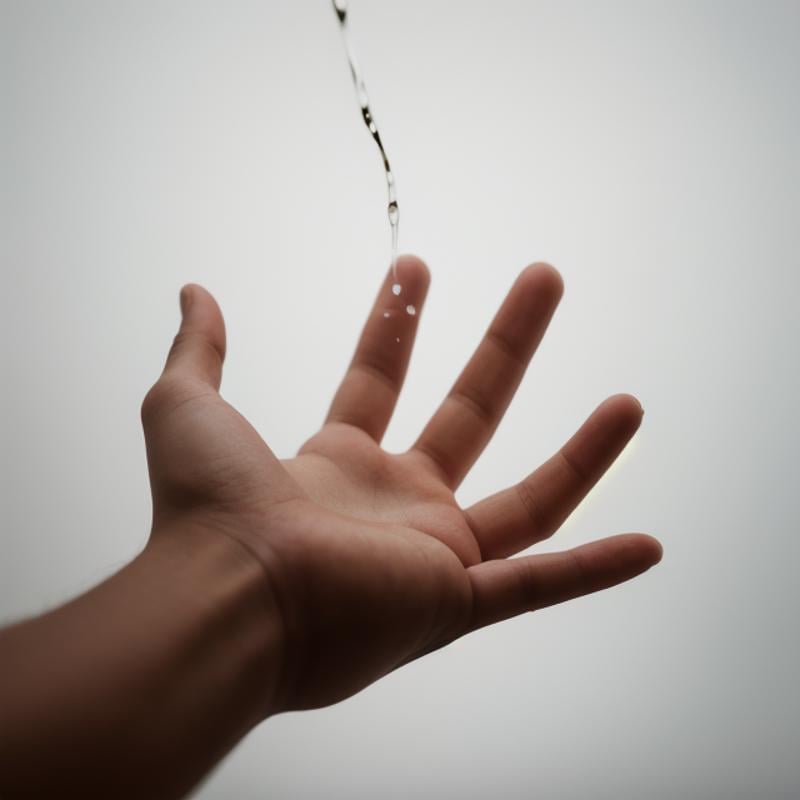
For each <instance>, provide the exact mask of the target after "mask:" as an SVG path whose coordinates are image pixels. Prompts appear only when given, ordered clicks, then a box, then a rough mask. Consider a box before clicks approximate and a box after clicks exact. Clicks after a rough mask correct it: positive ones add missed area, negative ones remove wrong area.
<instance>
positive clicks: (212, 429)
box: [145, 259, 660, 708]
mask: <svg viewBox="0 0 800 800" xmlns="http://www.w3.org/2000/svg"><path fill="white" fill-rule="evenodd" d="M400 270H401V273H400V278H401V283H402V284H403V298H402V300H401V299H398V298H396V297H395V296H394V295H393V294H392V293H391V291H390V285H391V284H390V282H389V280H388V279H387V281H386V282H385V283H384V285H383V288H382V289H381V292H380V294H379V296H378V299H377V301H376V304H375V308H374V309H373V312H372V314H371V316H370V318H369V320H368V322H367V325H366V327H365V330H364V333H363V335H362V338H361V341H360V342H359V346H358V348H357V350H356V354H355V356H354V358H353V362H352V363H351V366H350V369H349V371H348V373H347V375H346V377H345V379H344V381H343V383H342V385H341V386H340V388H339V390H338V392H337V394H336V396H335V398H334V401H333V404H332V407H331V411H330V413H329V417H328V419H327V420H326V424H325V425H324V426H323V428H322V430H321V431H319V432H318V433H317V434H315V435H314V436H312V438H311V439H309V440H308V442H306V443H305V445H303V447H302V448H301V450H300V452H299V454H298V455H297V456H296V457H295V458H291V459H288V460H285V461H282V462H279V461H278V460H277V459H276V458H275V457H274V456H273V454H272V453H271V451H270V450H269V448H268V447H267V445H266V444H265V443H264V442H263V441H262V440H261V438H260V437H259V436H258V434H257V433H256V432H255V431H254V430H253V429H252V428H251V427H250V425H249V424H248V423H247V422H246V421H245V420H244V419H243V418H242V417H241V416H240V415H239V414H238V413H237V412H236V411H235V410H233V409H232V408H231V407H230V406H229V405H227V404H226V403H225V402H224V401H223V400H222V399H221V398H220V397H219V395H218V394H217V392H216V389H217V388H218V385H219V373H220V366H221V357H220V356H221V355H222V354H223V353H224V329H223V328H222V321H221V317H220V316H219V312H218V310H217V309H216V307H215V306H214V305H213V302H212V301H211V300H210V298H209V297H208V295H205V294H203V293H201V292H200V290H197V289H196V290H195V292H194V295H195V300H194V303H193V309H192V310H191V312H190V313H188V314H186V315H185V318H184V326H183V327H182V334H181V335H179V337H178V340H177V344H176V346H175V347H174V348H173V352H172V353H171V356H170V359H169V360H168V363H167V368H166V369H165V373H164V376H163V377H162V379H161V380H160V381H159V383H158V384H156V386H155V387H154V392H153V393H151V395H154V399H151V401H150V402H149V403H148V401H146V404H145V406H146V407H148V406H151V407H154V409H155V411H154V412H153V413H152V414H150V413H147V414H145V422H146V432H147V433H148V436H147V439H148V453H149V458H150V466H151V479H152V483H153V492H154V498H155V507H156V519H158V515H159V513H160V508H161V507H167V508H168V509H174V508H175V506H176V505H179V504H180V503H181V502H185V501H187V500H189V501H191V502H196V501H197V499H198V498H202V501H203V503H205V504H206V505H211V506H213V507H214V508H215V509H216V511H215V513H214V514H213V518H214V519H215V520H216V524H219V525H220V526H221V527H223V528H224V529H226V532H228V533H229V534H232V535H233V536H234V537H235V538H237V539H239V540H240V541H241V542H242V543H243V544H245V546H246V547H247V548H248V549H250V550H251V551H252V552H254V553H255V554H256V555H257V557H258V558H259V560H260V561H261V562H262V564H263V565H264V567H265V568H266V570H267V572H268V574H269V577H270V582H271V586H272V588H273V591H274V592H275V593H276V597H277V598H278V601H279V605H280V606H281V612H282V616H283V617H284V623H285V627H286V631H287V659H288V660H289V661H290V662H291V666H290V668H289V672H290V673H291V675H292V676H293V678H292V680H291V685H290V686H288V687H284V694H285V697H284V703H285V705H286V706H287V707H294V708H301V707H310V706H316V705H323V704H326V703H329V702H333V701H335V700H338V699H341V698H342V697H344V696H347V695H348V694H351V693H353V692H354V691H357V690H358V689H359V688H361V687H363V686H364V685H366V684H367V683H369V682H371V681H372V680H375V679H376V678H377V677H379V676H380V675H382V674H385V673H386V672H387V671H389V670H391V669H393V668H395V667H396V666H398V665H399V664H401V663H404V662H405V661H407V660H409V659H410V658H413V657H415V656H416V655H419V654H420V653H423V652H426V651H428V650H430V649H433V648H435V647H438V646H441V645H443V644H446V643H447V642H448V641H451V640H452V639H453V638H456V637H457V636H459V635H462V634H463V633H466V632H467V631H469V630H472V629H474V628H476V627H480V626H482V625H486V624H490V623H492V622H495V621H498V620H500V619H504V618H506V617H508V616H511V615H513V614H518V613H520V612H522V611H525V610H532V609H534V608H538V607H541V606H544V605H548V604H550V603H553V602H560V601H561V600H565V599H568V598H569V597H574V596H576V595H578V594H583V593H586V592H589V591H594V590H596V589H600V588H605V587H606V586H610V585H612V584H614V583H618V582H619V581H621V580H626V579H627V578H629V577H632V576H633V575H635V574H638V573H639V572H641V571H643V570H644V569H646V568H648V567H649V566H651V565H652V564H653V563H655V561H657V560H658V558H659V557H660V546H659V545H658V543H657V542H655V541H654V540H652V539H651V538H650V537H646V536H643V535H634V534H631V535H623V536H617V537H612V538H610V539H606V540H601V541H600V542H595V543H592V544H590V545H584V546H583V547H579V548H575V549H573V550H571V551H566V552H565V553H560V554H550V555H546V556H533V557H526V558H521V559H512V560H509V559H507V558H506V557H507V556H509V555H512V554H514V553H516V552H518V551H519V550H521V549H524V548H525V547H527V546H529V545H530V544H533V543H534V542H536V541H539V540H541V539H543V538H545V537H547V536H549V535H551V534H552V533H553V532H554V531H555V530H556V529H557V528H558V527H559V525H560V524H561V522H562V521H563V520H564V519H565V518H566V517H567V516H568V515H569V513H570V512H571V510H572V509H573V508H574V507H575V505H576V504H577V503H578V502H579V501H580V500H581V499H582V497H583V496H584V495H585V494H586V492H587V491H588V490H589V489H590V488H591V486H592V485H593V484H594V482H595V481H596V480H597V479H598V478H599V477H600V475H601V474H602V473H603V472H604V470H605V469H606V468H607V467H608V465H609V464H610V463H611V462H612V461H613V460H614V458H615V457H616V455H617V454H618V453H619V452H620V450H621V449H622V448H623V447H624V445H625V443H626V442H627V440H628V439H629V438H630V436H631V435H632V434H633V433H634V432H635V430H636V428H637V427H638V424H639V420H640V417H641V412H640V408H639V406H638V404H637V403H636V401H635V400H633V399H632V398H630V397H627V396H624V395H623V396H617V397H614V398H611V399H609V400H607V401H606V402H605V403H603V404H602V405H601V406H600V407H599V408H598V409H597V410H596V411H595V413H594V414H593V415H592V416H591V417H590V419H589V420H588V421H587V422H586V423H585V424H584V425H583V426H582V427H581V429H580V430H579V431H578V432H577V433H576V434H575V435H574V436H573V437H572V439H570V441H569V442H568V443H567V444H566V445H565V446H564V448H562V450H561V451H559V453H557V454H556V455H555V456H553V457H552V458H550V459H549V460H548V461H546V462H545V463H544V464H543V465H542V466H541V467H540V468H539V469H538V470H536V471H535V472H534V473H533V474H532V475H530V476H528V477H527V478H526V479H525V480H523V481H522V482H521V483H520V484H519V485H518V486H516V487H513V488H511V489H508V490H505V491H502V492H499V493H498V494H496V495H493V496H492V497H489V498H487V499H486V500H483V501H481V502H480V503H477V504H476V505H474V506H472V507H471V508H469V509H466V510H464V509H462V508H461V507H460V506H459V504H458V502H457V501H456V498H455V495H454V492H455V490H456V488H457V487H458V485H459V483H460V481H461V480H462V479H463V477H464V475H465V474H466V473H467V471H468V470H469V468H470V467H471V466H472V464H473V463H474V461H475V460H476V459H477V457H478V456H479V455H480V453H481V451H482V450H483V448H484V447H485V445H486V443H487V442H488V440H489V438H490V437H491V435H492V433H493V432H494V429H495V427H496V426H497V424H498V422H499V421H500V418H501V417H502V415H503V413H504V411H505V408H506V407H507V405H508V403H509V402H510V400H511V397H512V395H513V393H514V391H515V389H516V387H517V385H518V383H519V381H520V380H521V378H522V375H523V373H524V370H525V366H526V365H527V362H528V360H529V359H530V357H531V355H532V354H533V352H534V350H535V349H536V346H537V345H538V342H539V341H540V339H541V337H542V335H543V333H544V330H545V328H546V326H547V323H548V321H549V319H550V316H551V315H552V312H553V310H554V308H555V306H556V304H557V302H558V299H559V297H560V293H561V285H560V279H559V278H558V275H557V273H555V271H554V270H552V268H549V267H534V268H530V269H528V270H526V271H525V272H524V273H523V274H522V276H521V277H520V279H519V280H518V281H517V283H516V284H515V286H514V288H513V289H512V291H511V293H510V294H509V296H508V298H507V299H506V302H505V303H504V305H503V307H502V308H501V310H500V312H499V313H498V315H497V316H496V318H495V320H494V322H493V323H492V325H491V326H490V329H489V331H488V333H487V335H486V337H485V338H484V340H483V341H482V343H481V345H480V347H479V348H478V350H477V351H476V353H475V355H474V356H473V358H472V360H471V361H470V363H469V364H468V366H467V367H466V368H465V370H464V371H463V372H462V374H461V376H460V377H459V379H458V381H457V382H456V384H455V386H454V387H453V390H452V391H451V393H450V395H449V396H448V398H447V399H446V400H445V402H444V403H443V404H442V406H441V407H440V409H439V410H438V411H437V412H436V414H435V415H434V416H433V418H432V419H431V421H430V423H429V424H428V425H427V427H426V428H425V430H424V431H423V432H422V434H421V436H420V438H419V439H418V441H417V442H416V443H415V444H414V446H413V447H412V448H411V449H410V450H409V451H408V452H406V453H402V454H399V455H392V454H389V453H386V452H385V451H384V450H382V449H381V447H380V440H381V438H382V435H383V433H384V431H385V429H386V426H387V425H388V423H389V419H390V417H391V414H392V411H393V408H394V405H395V401H396V399H397V395H398V392H399V389H400V386H401V385H402V381H403V377H404V375H405V370H406V367H407V363H408V359H409V356H410V351H411V345H412V343H413V339H414V334H415V328H416V322H417V319H418V317H416V316H410V315H407V314H405V313H404V307H405V305H406V304H407V303H413V304H414V305H415V306H416V307H417V308H421V306H422V302H423V300H424V295H425V290H426V288H427V272H426V271H425V269H424V267H423V266H422V264H421V263H420V262H418V261H415V260H411V259H406V260H403V261H402V262H401V264H400ZM198 301H199V304H198ZM209 343H210V344H212V345H213V347H211V348H209V347H208V344H209ZM198 345H202V346H198ZM215 352H216V353H218V354H219V356H218V357H217V358H216V359H215V355H214V353H215ZM159 387H160V388H159ZM164 395H167V396H168V397H169V398H170V402H169V403H165V402H164V400H163V396H164ZM165 406H170V407H171V410H170V411H169V412H167V411H165V410H164V409H165ZM148 419H149V421H148ZM148 428H149V431H148V430H147V429H148ZM164 513H175V512H174V510H172V511H167V512H164ZM221 520H222V522H220V521H221ZM300 631H302V632H303V633H302V634H300V633H299V632H300ZM309 631H311V633H309Z"/></svg>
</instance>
